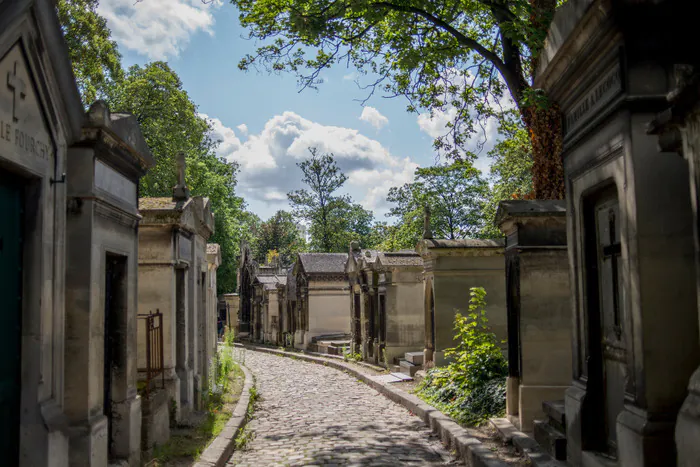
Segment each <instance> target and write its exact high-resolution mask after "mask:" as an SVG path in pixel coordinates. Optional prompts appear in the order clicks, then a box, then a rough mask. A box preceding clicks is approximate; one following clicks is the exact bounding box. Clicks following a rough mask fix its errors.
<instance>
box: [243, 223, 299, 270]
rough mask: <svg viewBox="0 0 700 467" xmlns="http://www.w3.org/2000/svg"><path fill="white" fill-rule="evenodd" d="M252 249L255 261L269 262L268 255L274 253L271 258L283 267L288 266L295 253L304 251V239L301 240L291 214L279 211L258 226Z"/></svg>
mask: <svg viewBox="0 0 700 467" xmlns="http://www.w3.org/2000/svg"><path fill="white" fill-rule="evenodd" d="M254 249H255V250H256V252H257V253H256V255H255V259H256V260H257V261H259V262H261V263H262V262H269V257H270V255H269V254H270V252H273V251H274V252H275V254H274V255H273V256H276V257H278V258H279V259H280V262H281V263H282V264H283V265H289V264H291V263H292V262H293V261H294V257H295V255H296V254H297V253H299V252H302V251H304V250H305V249H306V239H304V238H302V236H301V232H300V231H299V228H298V226H297V223H296V222H295V221H294V217H293V216H292V214H291V213H289V212H287V211H282V210H280V211H277V212H276V213H275V214H274V215H273V216H272V217H270V218H269V219H268V220H267V221H265V222H263V223H262V224H261V225H260V228H259V229H258V232H257V235H256V238H255V242H254Z"/></svg>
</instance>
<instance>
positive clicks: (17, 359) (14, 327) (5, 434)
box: [0, 172, 24, 465]
mask: <svg viewBox="0 0 700 467" xmlns="http://www.w3.org/2000/svg"><path fill="white" fill-rule="evenodd" d="M16 179H17V177H14V179H11V178H10V177H8V176H7V175H5V174H4V173H2V172H0V219H2V222H0V352H1V353H2V358H0V452H2V453H3V454H2V458H3V463H4V464H6V465H18V464H19V425H20V405H21V395H22V388H21V384H20V377H21V366H22V358H21V343H22V224H23V216H22V214H23V206H24V196H23V191H24V188H23V186H22V185H21V184H19V183H17V180H16Z"/></svg>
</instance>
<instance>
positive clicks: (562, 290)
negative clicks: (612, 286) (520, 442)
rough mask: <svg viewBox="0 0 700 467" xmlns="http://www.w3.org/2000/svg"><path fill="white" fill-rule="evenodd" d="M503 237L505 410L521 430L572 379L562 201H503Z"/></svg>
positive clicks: (559, 395) (499, 215)
mask: <svg viewBox="0 0 700 467" xmlns="http://www.w3.org/2000/svg"><path fill="white" fill-rule="evenodd" d="M496 222H497V223H498V225H499V227H500V229H501V231H502V232H503V234H504V235H505V236H506V249H505V257H506V290H507V295H506V305H507V309H508V384H507V396H506V414H507V415H508V418H509V419H510V420H511V421H512V422H513V424H514V425H515V426H516V427H518V429H519V430H520V431H524V432H531V431H532V430H533V421H534V420H535V419H536V418H543V416H544V413H543V411H542V403H543V402H545V401H549V400H559V399H561V400H563V399H564V391H565V390H566V388H568V386H569V384H570V383H571V302H570V300H569V295H570V288H569V257H568V253H567V249H566V204H565V202H564V201H529V200H513V201H502V202H501V203H500V204H499V207H498V212H497V214H496Z"/></svg>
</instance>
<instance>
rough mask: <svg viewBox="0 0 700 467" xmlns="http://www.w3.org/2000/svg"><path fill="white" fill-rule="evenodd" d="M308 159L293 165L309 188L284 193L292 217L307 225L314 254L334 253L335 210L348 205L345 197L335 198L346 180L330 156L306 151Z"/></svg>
mask: <svg viewBox="0 0 700 467" xmlns="http://www.w3.org/2000/svg"><path fill="white" fill-rule="evenodd" d="M309 153H310V154H311V157H310V158H309V159H307V160H305V161H302V162H300V163H298V164H297V166H298V167H299V168H300V169H301V172H302V174H303V178H302V181H303V182H304V183H305V184H306V185H308V187H309V189H308V190H307V189H301V190H296V191H293V192H290V193H287V198H289V203H290V204H291V206H292V209H293V211H294V215H295V216H297V217H299V218H301V219H304V220H306V221H307V222H309V223H310V224H311V228H310V233H311V247H312V248H313V249H315V250H318V251H324V252H331V251H334V249H335V246H336V244H337V243H338V241H337V238H336V237H337V234H338V229H337V225H336V224H335V223H334V221H336V220H337V219H338V218H339V217H340V216H339V215H338V214H339V211H340V210H341V209H342V208H344V207H346V206H347V204H348V203H349V202H350V199H349V197H348V196H343V195H337V194H336V191H337V190H338V189H339V188H340V187H342V186H343V184H344V183H345V181H346V180H347V179H348V177H347V176H346V175H345V174H344V173H343V172H341V170H340V168H339V167H338V165H337V164H336V163H335V159H334V157H333V154H321V153H319V152H318V149H317V148H309Z"/></svg>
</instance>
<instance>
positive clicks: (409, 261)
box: [377, 250, 423, 266]
mask: <svg viewBox="0 0 700 467" xmlns="http://www.w3.org/2000/svg"><path fill="white" fill-rule="evenodd" d="M377 263H378V264H379V265H382V266H423V258H421V257H420V255H419V254H418V253H416V251H415V250H401V251H391V252H385V253H380V254H379V257H378V261H377Z"/></svg>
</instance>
